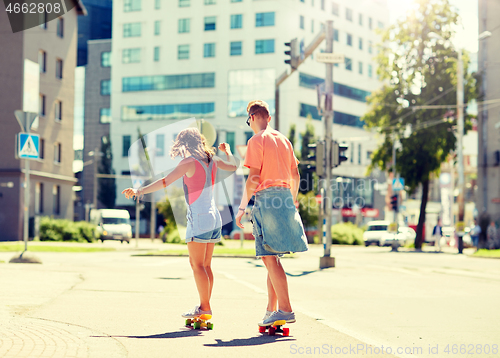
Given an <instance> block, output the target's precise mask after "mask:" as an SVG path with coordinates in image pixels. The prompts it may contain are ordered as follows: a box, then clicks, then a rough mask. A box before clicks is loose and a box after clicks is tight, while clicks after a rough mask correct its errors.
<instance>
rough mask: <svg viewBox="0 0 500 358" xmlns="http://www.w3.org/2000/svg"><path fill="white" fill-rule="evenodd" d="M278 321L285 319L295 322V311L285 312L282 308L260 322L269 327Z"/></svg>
mask: <svg viewBox="0 0 500 358" xmlns="http://www.w3.org/2000/svg"><path fill="white" fill-rule="evenodd" d="M276 321H285V322H286V323H294V322H295V313H293V312H283V311H282V310H277V311H275V312H273V313H272V314H271V315H270V316H269V317H268V318H267V319H265V320H263V321H262V322H260V323H259V326H261V327H267V326H270V325H272V324H273V323H274V322H276Z"/></svg>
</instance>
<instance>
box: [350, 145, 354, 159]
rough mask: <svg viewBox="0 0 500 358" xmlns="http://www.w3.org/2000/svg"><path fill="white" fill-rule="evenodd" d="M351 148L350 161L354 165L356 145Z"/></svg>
mask: <svg viewBox="0 0 500 358" xmlns="http://www.w3.org/2000/svg"><path fill="white" fill-rule="evenodd" d="M349 148H351V155H350V156H349V160H350V162H351V163H354V143H351V145H350V146H349Z"/></svg>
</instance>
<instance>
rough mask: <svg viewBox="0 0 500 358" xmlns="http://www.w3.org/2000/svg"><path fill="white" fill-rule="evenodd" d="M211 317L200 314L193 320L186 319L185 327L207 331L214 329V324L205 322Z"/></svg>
mask: <svg viewBox="0 0 500 358" xmlns="http://www.w3.org/2000/svg"><path fill="white" fill-rule="evenodd" d="M210 318H212V315H209V314H202V315H199V316H197V317H194V318H188V319H186V327H192V328H194V329H202V328H206V329H208V330H212V329H214V324H213V323H211V322H207V321H208V320H209V319H210Z"/></svg>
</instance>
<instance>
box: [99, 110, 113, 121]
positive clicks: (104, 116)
mask: <svg viewBox="0 0 500 358" xmlns="http://www.w3.org/2000/svg"><path fill="white" fill-rule="evenodd" d="M99 123H111V108H101V110H100V111H99Z"/></svg>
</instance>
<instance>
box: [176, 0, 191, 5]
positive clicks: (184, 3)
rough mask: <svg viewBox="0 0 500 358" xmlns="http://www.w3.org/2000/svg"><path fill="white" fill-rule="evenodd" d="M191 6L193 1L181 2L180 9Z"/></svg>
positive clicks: (182, 0) (185, 0) (180, 0)
mask: <svg viewBox="0 0 500 358" xmlns="http://www.w3.org/2000/svg"><path fill="white" fill-rule="evenodd" d="M189 6H191V0H179V7H189Z"/></svg>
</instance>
